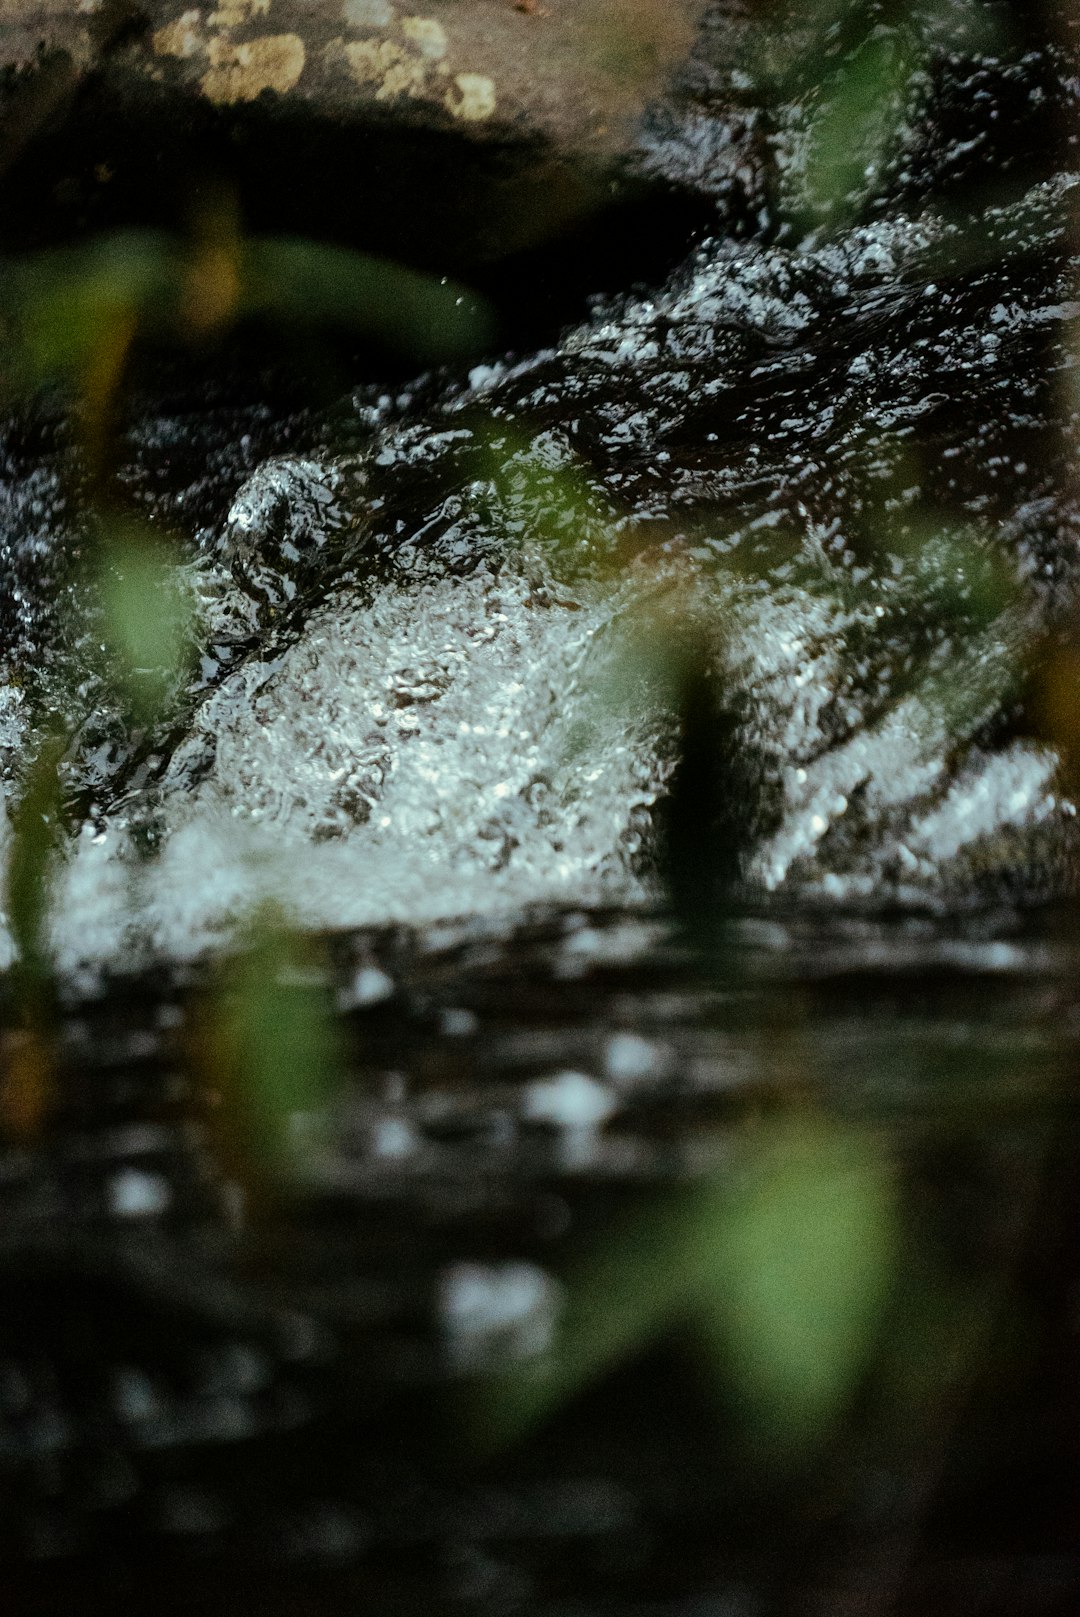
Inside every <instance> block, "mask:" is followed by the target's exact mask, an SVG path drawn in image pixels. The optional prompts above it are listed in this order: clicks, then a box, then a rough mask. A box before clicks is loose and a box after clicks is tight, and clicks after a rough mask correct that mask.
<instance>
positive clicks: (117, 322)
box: [0, 230, 177, 387]
mask: <svg viewBox="0 0 1080 1617" xmlns="http://www.w3.org/2000/svg"><path fill="white" fill-rule="evenodd" d="M176 275H177V249H176V243H175V242H174V241H173V239H172V238H171V237H169V236H167V235H166V234H164V233H163V232H160V231H137V230H131V231H118V232H116V233H115V234H113V235H109V236H100V237H97V238H96V239H94V240H92V241H90V242H87V243H85V244H84V245H82V246H79V247H71V248H62V249H57V250H55V251H51V252H43V253H38V254H35V255H34V256H33V257H30V258H24V259H19V260H13V261H9V262H8V263H7V264H6V265H5V266H4V269H3V272H2V276H0V285H2V286H3V289H4V293H5V302H6V303H7V306H8V308H9V309H10V310H12V311H13V313H14V322H13V323H14V333H13V335H14V337H15V340H16V341H15V349H14V353H13V355H12V356H11V358H12V360H13V363H14V370H15V380H16V382H17V383H21V384H22V385H24V386H30V387H35V386H37V385H38V384H39V383H41V382H43V381H46V380H49V379H51V378H53V377H58V376H66V375H72V374H74V375H76V376H83V377H85V375H86V373H87V372H88V371H90V370H92V369H93V366H94V363H95V358H96V356H97V355H98V354H99V352H100V351H101V350H102V348H103V347H106V348H108V347H114V346H115V339H116V335H117V333H118V332H119V333H121V334H122V335H123V340H124V341H125V342H126V341H127V339H128V335H129V334H130V330H131V328H132V326H133V324H134V323H138V322H145V321H146V320H147V319H148V318H150V317H153V318H154V319H155V320H160V319H162V318H167V316H168V313H169V309H170V305H171V302H172V300H173V298H174V296H175V285H176Z"/></svg>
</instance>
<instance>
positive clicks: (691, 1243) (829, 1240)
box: [472, 1120, 897, 1452]
mask: <svg viewBox="0 0 1080 1617" xmlns="http://www.w3.org/2000/svg"><path fill="white" fill-rule="evenodd" d="M896 1250H897V1230H896V1224H895V1216H894V1207H893V1195H892V1176H891V1172H890V1170H889V1167H888V1164H887V1163H886V1162H884V1160H883V1159H882V1158H881V1157H880V1156H879V1155H878V1153H877V1152H876V1150H875V1149H874V1148H873V1147H872V1146H870V1145H869V1143H868V1142H867V1140H866V1139H865V1137H863V1136H861V1135H859V1134H857V1133H855V1132H853V1131H849V1130H848V1129H846V1128H845V1127H843V1126H841V1125H830V1124H827V1123H826V1122H824V1121H810V1120H805V1121H803V1120H785V1121H781V1122H778V1123H775V1124H770V1125H768V1126H763V1127H762V1128H761V1129H760V1131H759V1133H758V1135H757V1137H756V1138H755V1139H754V1140H753V1141H748V1142H746V1144H745V1146H744V1149H743V1151H742V1152H741V1153H740V1155H739V1157H738V1158H737V1159H736V1162H735V1163H734V1164H733V1167H732V1170H731V1172H730V1173H729V1174H728V1175H725V1176H723V1177H717V1178H714V1179H711V1180H708V1181H706V1182H704V1183H702V1184H699V1185H697V1186H695V1187H693V1188H692V1189H690V1190H688V1191H685V1192H684V1193H682V1194H681V1195H680V1196H677V1197H675V1198H674V1199H672V1200H670V1201H668V1202H666V1203H664V1202H659V1201H658V1202H656V1203H654V1204H653V1205H652V1206H651V1207H649V1208H648V1209H646V1211H645V1212H644V1213H643V1214H641V1215H639V1216H638V1217H637V1218H635V1219H634V1220H632V1221H631V1222H630V1223H628V1224H627V1225H626V1226H625V1227H624V1228H623V1229H622V1230H621V1231H616V1232H614V1233H612V1234H609V1236H608V1238H607V1239H606V1240H605V1241H604V1242H603V1244H602V1245H601V1246H600V1247H599V1248H598V1249H597V1250H596V1251H595V1252H594V1253H592V1254H591V1255H590V1256H588V1257H587V1258H586V1259H585V1260H584V1261H583V1263H582V1264H581V1266H580V1268H579V1269H578V1271H577V1273H576V1274H575V1275H572V1276H571V1277H570V1280H569V1287H568V1295H569V1304H568V1307H567V1311H566V1315H565V1318H564V1321H563V1326H562V1330H561V1333H560V1339H559V1342H558V1346H557V1350H556V1351H555V1353H554V1354H553V1355H552V1356H551V1357H550V1358H549V1359H548V1360H546V1361H541V1362H540V1363H539V1364H537V1365H533V1366H529V1367H527V1368H526V1369H524V1370H522V1371H520V1372H518V1373H515V1374H514V1375H512V1376H507V1377H504V1378H501V1379H498V1380H496V1381H494V1382H493V1383H491V1384H489V1385H488V1386H486V1387H485V1388H483V1389H482V1390H481V1391H480V1393H479V1394H478V1396H477V1400H476V1403H475V1405H474V1407H473V1411H472V1414H473V1421H472V1427H473V1435H474V1437H475V1439H476V1441H477V1442H478V1443H479V1444H480V1445H481V1446H482V1447H484V1448H496V1449H497V1448H500V1447H502V1446H504V1445H506V1444H508V1443H511V1442H513V1441H515V1440H516V1439H517V1438H519V1437H521V1436H522V1435H524V1434H525V1433H526V1432H528V1431H529V1430H530V1429H531V1428H533V1427H534V1426H535V1425H537V1424H539V1423H540V1422H542V1421H543V1420H544V1419H545V1418H547V1417H548V1416H549V1415H550V1414H551V1413H552V1412H553V1411H554V1410H555V1409H557V1408H558V1407H559V1406H560V1405H562V1404H563V1403H565V1402H567V1401H568V1400H569V1399H570V1398H572V1397H574V1396H576V1395H577V1394H578V1393H580V1392H581V1391H582V1390H583V1389H584V1388H585V1387H586V1386H587V1385H588V1384H589V1383H590V1382H592V1381H594V1380H596V1379H597V1378H598V1377H599V1376H601V1375H603V1374H605V1373H606V1372H607V1371H609V1370H610V1369H612V1368H613V1367H614V1366H615V1365H617V1364H618V1363H619V1362H620V1361H621V1360H623V1359H625V1358H627V1357H628V1356H630V1355H632V1354H633V1353H636V1352H641V1351H642V1350H643V1349H645V1348H646V1347H647V1346H648V1345H649V1343H650V1341H651V1340H653V1339H654V1338H655V1337H656V1336H658V1335H659V1334H660V1333H661V1332H663V1331H664V1330H666V1329H669V1328H670V1327H671V1326H672V1325H674V1324H676V1323H680V1322H682V1323H685V1324H692V1325H693V1326H694V1328H695V1330H696V1331H697V1332H698V1334H699V1335H700V1336H701V1337H702V1338H703V1339H704V1341H705V1342H706V1343H708V1344H709V1345H710V1355H709V1357H710V1362H711V1363H712V1365H713V1366H714V1368H715V1370H716V1373H717V1378H718V1387H719V1389H720V1390H721V1391H722V1392H724V1393H725V1394H728V1395H731V1394H733V1395H734V1397H735V1399H736V1401H737V1402H739V1403H740V1404H741V1406H742V1407H743V1410H744V1413H745V1414H746V1416H747V1419H748V1422H749V1425H750V1427H751V1429H752V1431H753V1433H754V1435H755V1438H756V1440H758V1441H765V1442H766V1444H767V1446H768V1447H769V1448H771V1449H779V1450H780V1451H782V1452H783V1451H788V1452H790V1451H797V1450H799V1449H802V1448H804V1447H809V1446H811V1445H812V1444H813V1443H814V1442H816V1441H817V1440H819V1439H820V1438H821V1437H823V1436H824V1435H825V1433H826V1431H827V1430H828V1427H829V1424H830V1422H832V1421H833V1420H834V1419H835V1418H836V1417H837V1415H838V1414H839V1413H840V1412H841V1411H842V1408H843V1406H844V1403H845V1401H846V1400H847V1399H848V1398H849V1397H850V1395H851V1393H852V1392H853V1391H854V1387H855V1383H856V1381H857V1378H858V1376H859V1375H860V1374H861V1373H862V1372H863V1371H864V1370H865V1368H866V1366H867V1363H868V1359H869V1355H870V1351H871V1348H872V1346H873V1342H874V1336H875V1332H876V1330H877V1327H878V1324H879V1321H880V1319H881V1317H882V1313H883V1310H884V1307H885V1304H886V1301H887V1296H888V1291H889V1287H890V1283H891V1279H892V1274H893V1267H894V1262H895V1254H896Z"/></svg>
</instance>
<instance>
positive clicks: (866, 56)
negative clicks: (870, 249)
mask: <svg viewBox="0 0 1080 1617" xmlns="http://www.w3.org/2000/svg"><path fill="white" fill-rule="evenodd" d="M915 65H916V59H915V57H914V53H913V51H912V49H911V45H910V42H909V41H907V40H905V39H904V38H903V37H902V35H901V34H900V32H899V31H898V30H895V29H885V28H882V29H880V30H878V31H876V32H874V33H873V34H871V35H870V37H869V38H868V39H866V40H865V41H864V42H863V43H862V45H860V46H859V48H858V49H857V50H855V51H853V52H852V53H851V54H850V55H849V56H848V57H846V58H845V60H844V61H843V62H842V63H841V64H840V66H839V68H838V69H837V71H836V72H835V73H834V74H833V75H832V77H831V78H830V79H828V80H826V81H825V83H824V84H823V99H822V105H821V107H820V109H819V110H818V112H817V114H816V115H815V117H814V118H813V121H812V123H811V126H810V132H809V149H808V152H807V158H806V166H805V187H806V196H807V202H808V205H809V207H810V209H811V210H812V211H813V212H826V213H829V214H830V215H832V216H833V217H836V216H837V215H840V216H842V217H850V216H851V215H853V214H854V213H855V212H856V211H857V210H858V208H859V206H860V205H861V203H862V202H863V200H864V198H865V197H866V196H867V195H868V194H870V193H872V191H873V189H874V186H875V184H876V182H877V181H878V179H879V177H880V174H881V170H882V167H883V165H884V163H885V162H886V160H887V158H888V156H889V154H890V151H891V149H892V147H893V145H894V143H895V141H896V139H897V136H898V133H899V130H900V126H901V122H902V120H903V117H904V112H905V103H906V100H907V96H908V88H909V85H910V82H911V78H912V74H913V71H914V68H915Z"/></svg>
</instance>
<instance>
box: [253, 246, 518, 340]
mask: <svg viewBox="0 0 1080 1617" xmlns="http://www.w3.org/2000/svg"><path fill="white" fill-rule="evenodd" d="M242 277H243V279H242V291H241V306H242V308H243V310H244V312H247V313H257V314H272V315H276V316H279V317H281V318H283V319H289V320H298V321H301V322H303V323H306V324H309V325H323V324H331V325H341V326H345V327H349V328H351V329H353V330H355V331H359V332H363V333H364V334H365V335H367V336H371V337H374V338H377V339H378V341H379V342H381V343H384V344H386V346H387V347H390V348H397V349H401V350H403V351H404V352H405V353H407V354H409V355H411V356H413V357H414V358H416V359H417V360H421V361H424V362H432V361H449V360H452V359H456V358H461V357H462V356H464V355H468V354H472V353H477V352H479V351H480V350H481V349H482V348H483V347H484V346H485V343H487V342H488V341H489V340H490V338H491V336H492V334H493V329H494V323H493V318H492V314H491V310H490V308H489V306H488V305H487V304H486V303H485V302H484V300H483V299H482V298H480V297H478V296H477V295H476V294H475V293H473V292H470V291H469V290H468V289H467V288H466V287H464V286H462V285H460V284H459V283H458V282H456V281H451V280H447V279H446V278H445V277H442V278H440V277H437V276H434V275H424V274H422V273H421V272H420V271H419V270H413V269H408V268H407V267H406V266H405V265H403V264H396V263H393V262H392V261H390V260H389V259H383V258H375V257H373V256H372V255H371V254H369V253H360V252H354V251H352V250H350V249H349V248H346V247H334V246H331V245H329V244H327V243H325V242H316V241H308V240H305V239H303V238H301V237H290V236H263V237H254V238H251V239H249V240H248V241H247V242H246V243H245V247H244V261H243V271H242Z"/></svg>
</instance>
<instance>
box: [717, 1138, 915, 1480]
mask: <svg viewBox="0 0 1080 1617" xmlns="http://www.w3.org/2000/svg"><path fill="white" fill-rule="evenodd" d="M701 1233H702V1235H703V1237H705V1238H706V1239H708V1232H707V1231H704V1230H703V1231H702V1232H701ZM713 1251H714V1253H715V1262H716V1267H715V1271H714V1272H715V1277H716V1282H717V1284H716V1289H715V1292H714V1295H713V1298H712V1301H711V1304H709V1305H708V1306H706V1307H705V1308H704V1309H703V1311H702V1315H701V1323H702V1325H703V1327H704V1329H705V1333H706V1336H707V1338H708V1339H710V1340H711V1341H713V1343H714V1344H715V1345H716V1346H717V1347H718V1348H719V1360H718V1362H719V1364H720V1366H721V1367H722V1373H723V1374H724V1375H725V1377H730V1380H731V1382H732V1383H733V1385H734V1387H735V1388H736V1389H737V1390H738V1392H739V1393H740V1394H741V1396H742V1398H743V1400H744V1401H745V1410H746V1413H747V1415H748V1416H749V1419H750V1422H751V1425H752V1426H753V1427H754V1428H755V1429H756V1430H757V1431H758V1432H760V1434H761V1435H762V1436H764V1437H765V1439H766V1440H767V1441H768V1442H769V1443H770V1445H771V1446H774V1447H778V1448H781V1449H785V1450H790V1449H800V1448H803V1447H805V1446H808V1445H811V1444H813V1443H815V1442H816V1441H818V1440H819V1439H820V1438H822V1437H823V1436H824V1435H825V1434H826V1433H827V1431H828V1430H829V1427H830V1426H831V1424H832V1423H833V1422H834V1421H835V1420H836V1418H837V1416H838V1415H839V1414H840V1413H841V1412H842V1410H843V1407H844V1405H845V1403H846V1402H847V1400H848V1399H849V1397H850V1395H851V1393H852V1391H853V1390H854V1387H855V1384H856V1381H857V1379H858V1377H859V1375H860V1374H861V1373H862V1372H863V1371H864V1370H865V1369H866V1367H867V1364H868V1362H869V1358H870V1353H871V1349H872V1347H873V1344H874V1339H875V1333H876V1331H877V1328H878V1325H879V1322H880V1320H881V1317H882V1314H883V1312H884V1308H885V1304H886V1301H887V1297H888V1292H889V1288H890V1283H891V1279H892V1275H893V1268H894V1262H895V1256H896V1251H897V1229H896V1225H895V1212H894V1204H893V1195H892V1180H891V1174H890V1172H889V1168H888V1165H887V1164H886V1163H885V1161H884V1160H883V1159H882V1157H881V1156H880V1154H879V1153H878V1152H877V1151H876V1150H875V1149H874V1147H873V1146H872V1145H871V1144H870V1142H869V1141H868V1140H867V1139H866V1138H865V1137H862V1136H859V1135H858V1134H855V1133H852V1132H849V1131H848V1130H846V1129H844V1128H842V1127H838V1126H831V1127H830V1126H827V1125H826V1124H825V1123H824V1122H820V1121H811V1120H806V1121H802V1120H798V1119H794V1120H792V1121H789V1122H783V1123H780V1124H777V1125H775V1126H774V1127H772V1128H771V1129H769V1130H767V1131H766V1133H765V1136H764V1138H763V1140H762V1143H761V1145H760V1147H759V1148H758V1150H757V1152H756V1153H755V1158H754V1160H753V1162H752V1163H751V1165H750V1167H749V1169H748V1171H747V1173H746V1175H745V1177H744V1178H743V1180H742V1182H741V1183H740V1184H739V1185H738V1186H737V1187H736V1188H735V1190H734V1192H733V1195H732V1199H731V1202H730V1204H729V1206H728V1208H727V1209H726V1212H725V1216H724V1218H723V1219H722V1221H721V1222H720V1225H719V1227H718V1229H717V1230H716V1233H715V1246H714V1248H713Z"/></svg>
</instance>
